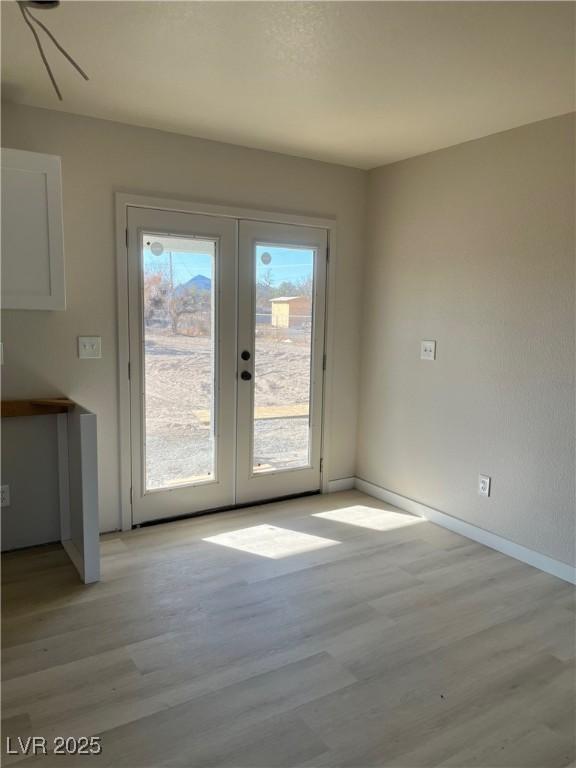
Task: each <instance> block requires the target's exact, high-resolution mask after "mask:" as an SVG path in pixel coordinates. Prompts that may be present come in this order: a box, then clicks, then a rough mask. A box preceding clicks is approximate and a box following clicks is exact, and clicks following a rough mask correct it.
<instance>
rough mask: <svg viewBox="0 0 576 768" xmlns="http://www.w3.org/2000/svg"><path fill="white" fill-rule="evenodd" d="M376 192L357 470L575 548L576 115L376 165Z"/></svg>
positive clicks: (548, 544)
mask: <svg viewBox="0 0 576 768" xmlns="http://www.w3.org/2000/svg"><path fill="white" fill-rule="evenodd" d="M369 196H370V206H369V207H370V216H369V220H370V223H369V242H370V254H369V258H368V263H367V266H366V272H365V284H364V292H363V302H364V318H363V326H362V334H363V352H362V373H361V393H360V418H359V431H358V460H357V475H358V476H360V477H362V478H364V479H365V480H368V481H370V482H372V483H375V484H377V485H380V486H382V487H384V488H386V489H388V490H391V491H395V492H396V493H399V494H401V495H403V496H407V497H409V498H411V499H414V500H416V501H419V502H421V503H423V504H426V505H427V506H430V507H434V508H436V509H438V510H440V511H442V512H445V513H447V514H450V515H452V516H454V517H457V518H460V519H462V520H465V521H467V522H469V523H472V524H474V525H476V526H479V527H481V528H484V529H486V530H488V531H491V532H493V533H496V534H498V535H500V536H503V537H504V538H507V539H509V540H511V541H513V542H516V543H519V544H522V545H524V546H526V547H529V548H530V549H534V550H536V551H538V552H541V553H543V554H546V555H548V556H550V557H553V558H555V559H557V560H560V561H563V562H567V563H572V562H574V542H575V535H574V534H575V531H574V518H575V511H576V500H575V493H574V481H575V467H576V462H575V432H576V424H575V412H574V405H575V402H574V398H575V378H574V373H575V364H574V116H573V115H572V116H570V115H568V116H564V117H560V118H555V119H552V120H546V121H543V122H539V123H533V124H531V125H527V126H524V127H522V128H518V129H515V130H512V131H507V132H505V133H500V134H497V135H494V136H490V137H488V138H484V139H480V140H478V141H473V142H469V143H466V144H461V145H459V146H456V147H452V148H450V149H446V150H442V151H438V152H434V153H431V154H428V155H423V156H421V157H417V158H413V159H410V160H406V161H403V162H400V163H396V164H394V165H390V166H387V167H384V168H381V169H377V170H375V171H372V172H371V173H370V190H369ZM421 339H436V340H437V341H438V359H437V361H436V362H424V361H420V359H419V352H420V350H419V345H420V340H421ZM480 472H482V473H486V474H489V475H491V476H492V478H493V487H492V496H491V498H489V499H484V498H481V497H479V496H478V495H477V492H476V484H477V477H478V473H480Z"/></svg>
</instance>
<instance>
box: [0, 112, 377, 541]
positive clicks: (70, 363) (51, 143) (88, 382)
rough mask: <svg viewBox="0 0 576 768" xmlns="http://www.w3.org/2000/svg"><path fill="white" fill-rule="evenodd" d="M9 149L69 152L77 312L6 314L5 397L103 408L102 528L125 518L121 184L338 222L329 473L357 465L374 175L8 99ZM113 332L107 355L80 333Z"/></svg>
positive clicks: (67, 220) (71, 302)
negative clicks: (57, 397) (118, 231)
mask: <svg viewBox="0 0 576 768" xmlns="http://www.w3.org/2000/svg"><path fill="white" fill-rule="evenodd" d="M2 118H3V119H2V146H5V147H13V148H17V149H27V150H31V151H35V152H46V153H50V154H56V155H60V156H61V157H62V173H63V193H64V237H65V250H66V280H67V295H68V309H67V310H66V311H65V312H15V311H4V312H3V313H2V321H3V329H2V330H3V333H2V335H3V341H4V366H3V371H2V374H3V397H4V398H25V397H33V396H44V395H50V394H56V393H60V394H64V395H67V396H69V397H71V398H72V399H73V400H76V401H77V402H79V403H80V404H81V405H83V406H84V407H86V408H88V409H89V410H91V411H93V412H95V413H96V414H97V416H98V446H99V457H98V458H99V473H100V507H101V511H100V516H101V528H102V530H112V529H114V528H117V527H118V526H119V469H118V428H117V424H118V397H117V363H116V354H117V351H116V294H115V290H116V283H115V259H116V255H115V250H114V192H116V191H129V192H136V193H141V194H150V195H158V196H166V197H176V198H181V199H183V200H198V201H204V202H212V203H221V204H230V205H239V206H242V207H254V208H263V209H271V210H279V211H287V212H298V213H304V214H311V215H318V216H327V217H328V216H336V217H337V219H338V273H337V277H336V292H337V301H338V305H339V306H341V307H344V308H345V311H339V312H338V314H337V319H336V338H337V343H336V349H335V355H334V357H335V360H334V364H335V377H334V380H333V388H334V409H333V413H332V414H330V416H329V418H331V424H332V428H331V432H330V435H331V443H330V446H329V448H330V455H331V465H330V475H331V477H330V479H336V478H339V477H346V476H350V475H352V474H353V473H354V461H355V445H354V441H353V440H351V439H350V436H351V435H354V434H355V431H356V403H357V380H358V371H359V344H358V338H359V300H360V299H359V288H360V284H361V265H362V260H363V250H364V241H363V237H364V221H365V220H364V216H365V203H366V186H367V175H366V173H365V172H363V171H357V170H354V169H351V168H345V167H342V166H336V165H329V164H326V163H319V162H315V161H310V160H303V159H298V158H293V157H288V156H286V155H279V154H274V153H269V152H262V151H258V150H250V149H244V148H242V147H235V146H231V145H227V144H219V143H216V142H210V141H203V140H198V139H193V138H190V137H186V136H180V135H177V134H170V133H164V132H161V131H154V130H149V129H145V128H137V127H133V126H128V125H123V124H119V123H112V122H108V121H103V120H95V119H92V118H84V117H78V116H74V115H68V114H65V113H62V112H54V111H50V110H41V109H35V108H31V107H24V106H16V105H4V106H3V115H2ZM78 335H100V336H102V345H103V355H104V356H103V358H102V359H101V360H78V359H77V355H76V337H77V336H78Z"/></svg>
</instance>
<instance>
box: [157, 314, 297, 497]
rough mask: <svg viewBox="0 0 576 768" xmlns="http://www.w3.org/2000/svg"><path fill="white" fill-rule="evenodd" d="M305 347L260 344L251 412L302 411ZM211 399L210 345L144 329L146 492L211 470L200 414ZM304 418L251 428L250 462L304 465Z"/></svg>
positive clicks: (204, 422) (207, 430) (204, 423)
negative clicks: (252, 458)
mask: <svg viewBox="0 0 576 768" xmlns="http://www.w3.org/2000/svg"><path fill="white" fill-rule="evenodd" d="M308 381H309V356H308V347H307V346H306V345H304V344H301V343H286V342H283V341H277V340H273V339H263V338H259V339H258V342H257V354H256V392H255V402H256V406H257V407H274V406H286V405H305V404H306V403H307V401H308ZM211 400H212V354H211V348H210V341H209V340H208V339H204V338H195V337H190V336H175V335H172V334H170V333H168V332H162V331H158V330H152V331H151V330H150V329H146V434H147V441H146V457H147V461H146V467H147V483H146V484H147V487H148V488H160V487H165V486H167V485H171V484H175V483H183V482H186V480H188V481H189V480H190V479H191V478H193V477H198V476H203V477H205V476H207V475H208V474H209V473H210V472H211V471H212V467H211V466H210V463H209V459H210V457H211V455H212V435H211V430H210V428H209V424H208V423H207V415H208V414H207V412H208V411H209V408H210V404H211ZM307 432H308V418H307V417H306V416H299V417H291V418H266V419H259V420H258V421H257V422H256V428H255V434H254V452H255V462H256V463H257V464H262V465H264V466H269V465H276V466H282V467H291V466H299V465H302V464H305V463H306V460H307V441H306V438H307Z"/></svg>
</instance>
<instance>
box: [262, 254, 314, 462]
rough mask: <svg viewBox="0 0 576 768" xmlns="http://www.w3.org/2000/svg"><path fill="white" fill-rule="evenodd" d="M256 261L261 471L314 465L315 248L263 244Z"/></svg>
mask: <svg viewBox="0 0 576 768" xmlns="http://www.w3.org/2000/svg"><path fill="white" fill-rule="evenodd" d="M254 258H255V265H254V266H255V323H254V408H253V427H252V429H253V443H252V468H253V471H254V472H255V473H260V472H275V471H278V470H282V469H296V468H300V467H308V466H310V396H311V381H312V369H311V364H312V317H313V302H314V261H315V250H314V249H311V248H295V247H286V246H284V247H283V246H278V245H273V244H270V243H257V244H256V246H255V249H254Z"/></svg>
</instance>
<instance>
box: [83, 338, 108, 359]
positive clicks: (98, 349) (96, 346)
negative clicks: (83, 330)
mask: <svg viewBox="0 0 576 768" xmlns="http://www.w3.org/2000/svg"><path fill="white" fill-rule="evenodd" d="M78 357H80V358H81V359H83V360H84V359H89V358H95V357H102V339H101V337H100V336H78Z"/></svg>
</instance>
